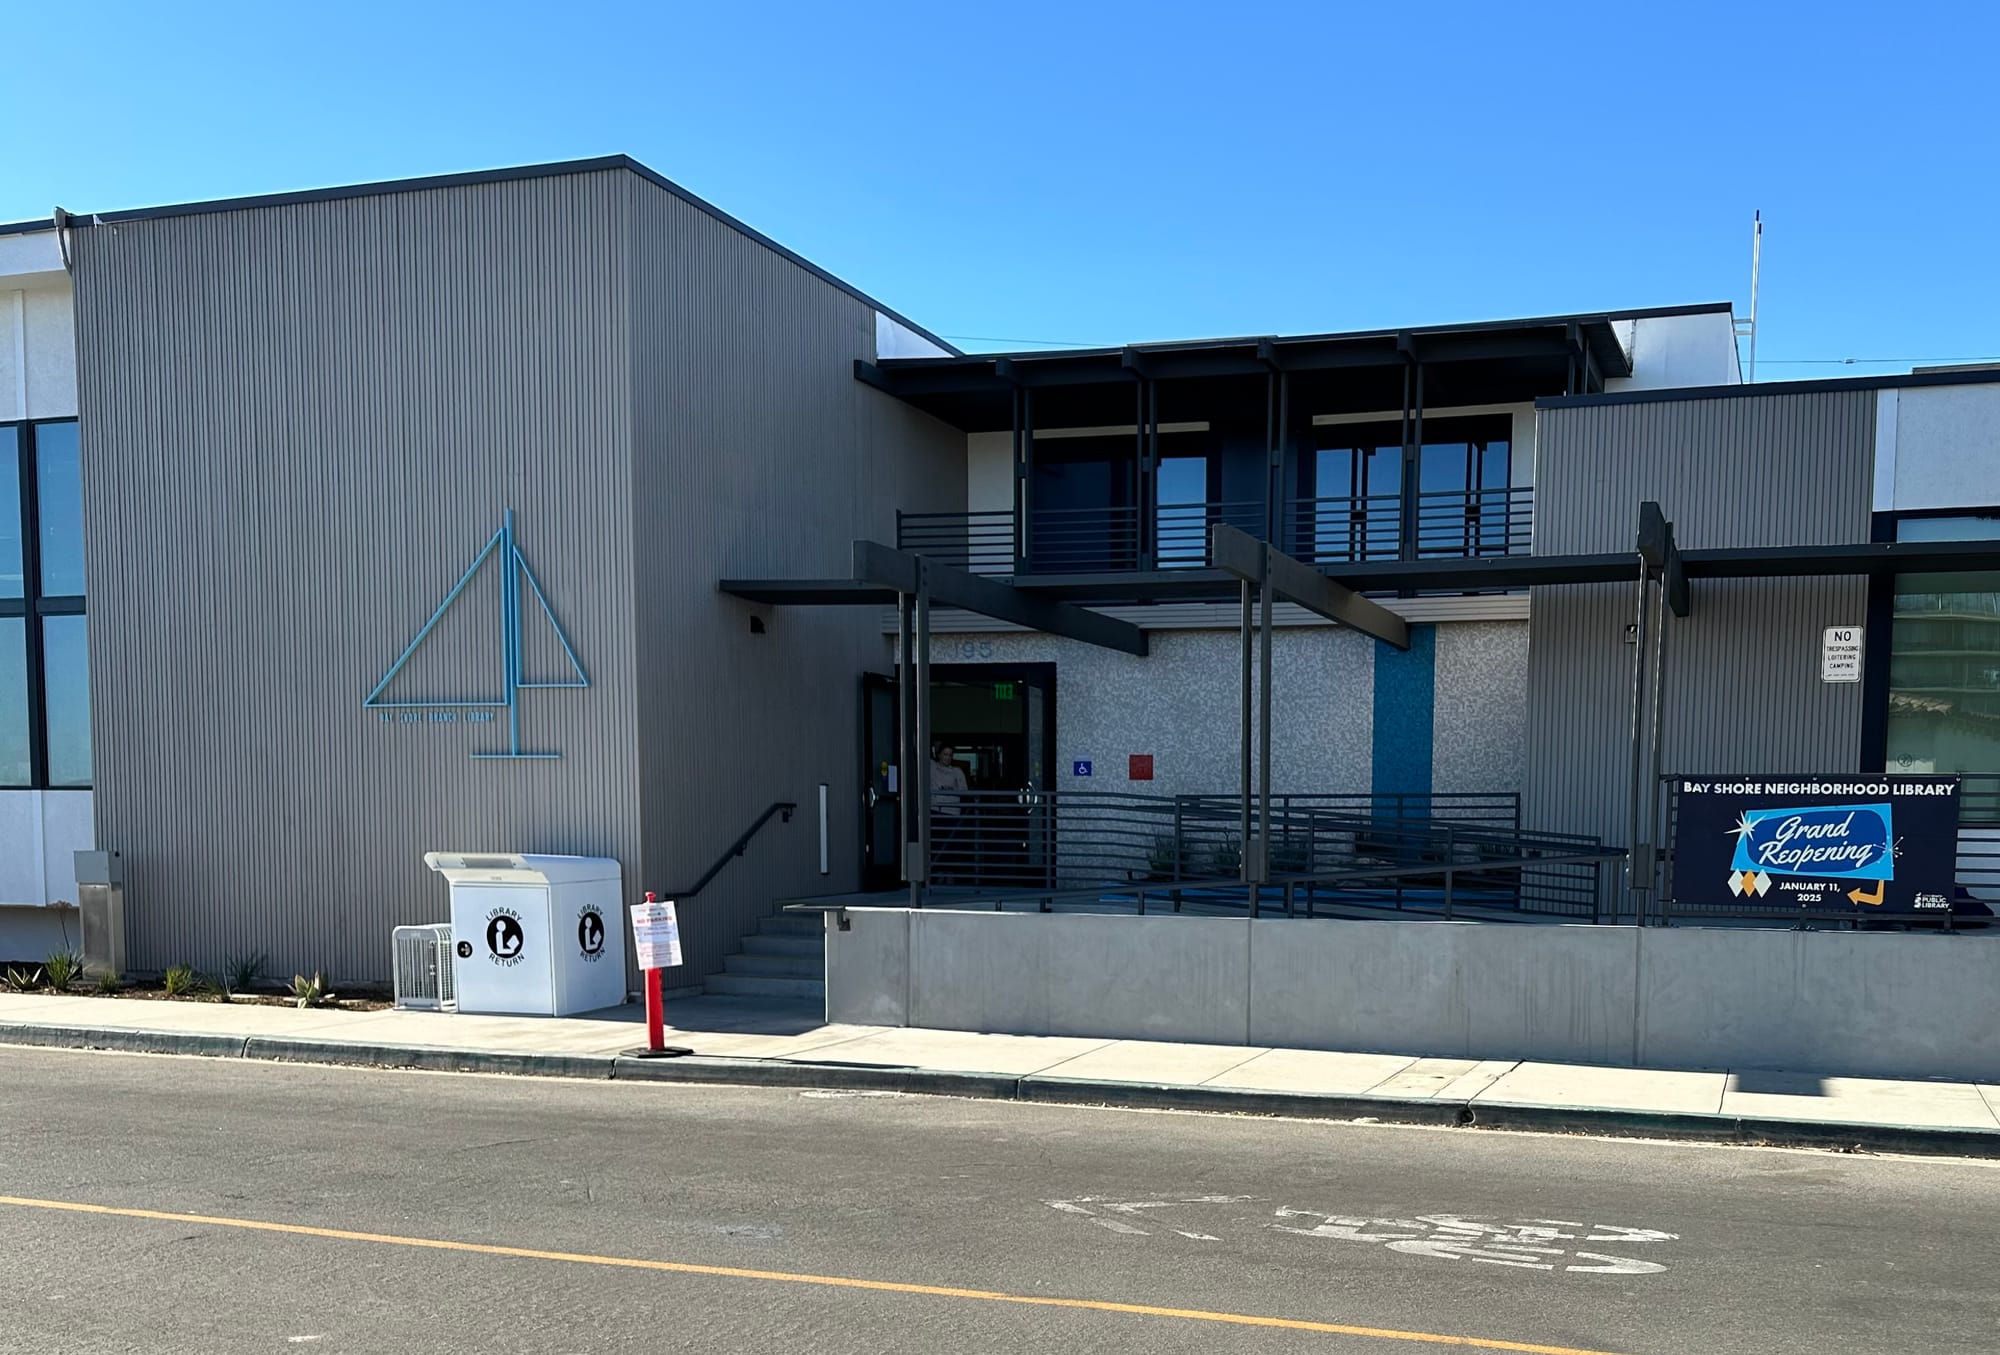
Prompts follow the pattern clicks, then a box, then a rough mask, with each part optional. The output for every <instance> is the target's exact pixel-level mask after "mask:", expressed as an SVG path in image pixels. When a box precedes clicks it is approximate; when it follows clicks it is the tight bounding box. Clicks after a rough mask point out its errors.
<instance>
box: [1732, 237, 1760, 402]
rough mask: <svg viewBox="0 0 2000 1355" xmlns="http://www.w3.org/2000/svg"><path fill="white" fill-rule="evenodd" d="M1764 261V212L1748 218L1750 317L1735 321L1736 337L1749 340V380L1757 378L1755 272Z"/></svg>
mask: <svg viewBox="0 0 2000 1355" xmlns="http://www.w3.org/2000/svg"><path fill="white" fill-rule="evenodd" d="M1763 261H1764V213H1763V211H1762V210H1761V209H1759V210H1758V211H1756V212H1755V213H1753V214H1752V215H1751V218H1750V318H1749V319H1747V320H1738V321H1737V322H1736V337H1737V338H1739V339H1741V338H1744V337H1746V336H1747V337H1748V338H1749V340H1750V380H1752V381H1755V380H1756V379H1757V272H1758V269H1759V268H1760V267H1761V266H1762V264H1763Z"/></svg>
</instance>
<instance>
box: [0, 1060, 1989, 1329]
mask: <svg viewBox="0 0 2000 1355" xmlns="http://www.w3.org/2000/svg"><path fill="white" fill-rule="evenodd" d="M0 1197H4V1198H0V1349H4V1350H8V1351H13V1350H20V1351H61V1352H66V1353H67V1355H96V1353H98V1352H114V1351H115V1352H126V1351H146V1352H155V1351H175V1352H180V1351H188V1352H237V1351H255V1352H263V1351H271V1352H278V1351H283V1352H307V1353H308V1355H334V1353H335V1352H363V1351H366V1352H402V1351H422V1352H467V1353H468V1355H474V1353H476V1355H499V1353H500V1352H534V1353H535V1355H559V1353H560V1352H599V1351H640V1350H646V1351H652V1350H699V1351H717V1352H726V1351H760V1352H763V1351H782V1352H798V1351H811V1352H834V1353H836V1355H838V1353H844V1352H856V1353H859V1352H870V1353H871V1355H872V1353H873V1352H923V1353H924V1355H934V1353H936V1352H950V1351H980V1352H984V1351H1017V1350H1037V1351H1040V1350H1052V1351H1053V1350H1082V1351H1093V1352H1096V1351H1104V1352H1128V1351H1130V1352H1140V1351H1143V1352H1146V1355H1171V1353H1172V1352H1183V1351H1187V1352H1193V1351H1203V1352H1213V1351H1292V1350H1310V1351H1329V1352H1364V1351H1372V1352H1387V1353H1388V1355H1394V1352H1399V1351H1407V1352H1412V1353H1413V1355H1414V1352H1418V1351H1422V1350H1426V1349H1436V1350H1444V1349H1451V1348H1459V1349H1463V1348H1465V1347H1467V1346H1472V1347H1474V1348H1482V1347H1483V1348H1488V1349H1516V1350H1519V1349H1557V1350H1564V1351H1570V1352H1578V1351H1582V1352H1619V1353H1620V1355H1660V1353H1664V1352H1700V1353H1701V1355H1715V1353H1717V1352H1735V1351H1742V1352H1760V1353H1761V1355H1783V1353H1784V1352H1814V1355H1822V1353H1823V1352H1833V1351H1841V1352H1845V1351H1868V1352H1889V1351H1921V1352H1926V1353H1927V1355H1941V1353H1942V1352H1954V1351H1962V1352H1975V1351H1976V1352H1980V1353H1981V1355H1990V1352H1992V1351H1994V1350H1995V1349H2000V1299H1996V1295H1995V1287H1996V1280H2000V1225H1997V1224H1996V1219H2000V1164H1990V1163H1984V1162H1956V1161H1940V1160H1901V1159H1884V1158H1873V1157H1864V1156H1842V1155H1837V1154H1826V1153H1813V1152H1799V1151H1782V1150H1766V1149H1737V1148H1721V1147H1709V1146H1683V1145H1676V1144H1661V1143H1650V1142H1616V1141H1606V1140H1596V1139H1582V1138H1562V1137H1547V1136H1535V1135H1517V1134H1500V1133H1489V1132H1483V1131H1468V1130H1431V1129H1414V1128H1391V1127H1384V1126H1369V1125H1346V1124H1321V1123H1306V1122H1299V1121H1288V1120H1258V1119H1239V1118H1232V1117H1223V1116H1200V1115H1176V1114H1163V1113H1147V1112H1135V1111H1114V1110H1093V1109H1079V1108H1071V1107H1051V1106H1036V1105H1032V1104H1020V1103H1010V1102H998V1101H953V1100H943V1099H935V1098H923V1097H900V1096H880V1095H855V1094H852V1093H848V1094H836V1093H812V1092H805V1093H801V1092H797V1091H781V1090H768V1089H736V1088H697V1087H686V1086H674V1085H652V1086H648V1085H643V1084H622V1083H621V1084H611V1083H589V1082H575V1081H537V1080H528V1079H509V1078H498V1077H473V1076H462V1075H429V1074H420V1073H396V1072H371V1071H365V1070H351V1069H332V1068H314V1067H302V1066H287V1065H279V1064H269V1063H246V1062H235V1061H221V1060H202V1059H177V1058H161V1057H139V1056H126V1055H116V1054H93V1053H75V1052H55V1051H40V1050H23V1049H0ZM66 1204H67V1205H75V1204H83V1205H90V1206H97V1207H102V1208H104V1209H108V1210H123V1211H132V1212H127V1213H104V1212H97V1213H91V1212H78V1211H76V1210H73V1209H67V1208H58V1207H55V1206H59V1205H66ZM149 1212H150V1214H151V1215H152V1216H148V1214H149ZM159 1215H165V1216H166V1217H159ZM191 1215H192V1216H199V1217H198V1218H189V1217H187V1216H191ZM253 1224H267V1225H268V1224H276V1225H280V1230H278V1231H272V1230H270V1229H268V1228H259V1227H252V1226H249V1225H253ZM354 1234H364V1235H366V1236H354ZM419 1242H433V1243H434V1242H444V1243H450V1244H455V1245H453V1246H451V1247H437V1246H421V1245H415V1244H416V1243H419ZM523 1253H532V1254H523ZM557 1253H559V1254H560V1255H555V1254H557ZM635 1262H637V1263H643V1264H632V1263H635ZM857 1282H858V1283H857ZM1049 1300H1060V1301H1061V1302H1049ZM1274 1320H1275V1321H1274ZM1508 1343H1513V1344H1508Z"/></svg>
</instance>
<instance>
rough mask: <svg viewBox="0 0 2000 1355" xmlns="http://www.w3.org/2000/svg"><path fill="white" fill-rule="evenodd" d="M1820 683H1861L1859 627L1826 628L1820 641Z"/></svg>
mask: <svg viewBox="0 0 2000 1355" xmlns="http://www.w3.org/2000/svg"><path fill="white" fill-rule="evenodd" d="M1819 680H1820V681H1821V682H1859V681H1861V627H1859V626H1828V627H1827V628H1826V634H1825V636H1824V637H1822V639H1821V640H1820V647H1819Z"/></svg>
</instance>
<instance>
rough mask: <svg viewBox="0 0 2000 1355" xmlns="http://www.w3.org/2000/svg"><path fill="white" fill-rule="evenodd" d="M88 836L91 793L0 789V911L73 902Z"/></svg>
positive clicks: (90, 834)
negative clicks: (76, 860)
mask: <svg viewBox="0 0 2000 1355" xmlns="http://www.w3.org/2000/svg"><path fill="white" fill-rule="evenodd" d="M92 837H93V834H92V829H91V809H90V792H89V791H87V790H0V907H12V906H19V905H27V906H31V907H40V906H42V905H43V904H48V903H55V902H57V901H67V902H72V903H73V902H75V901H76V871H75V870H74V868H73V863H72V858H73V856H74V854H75V853H77V852H80V851H88V850H89V849H90V847H91V845H92Z"/></svg>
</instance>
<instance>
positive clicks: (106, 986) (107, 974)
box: [97, 969, 125, 997]
mask: <svg viewBox="0 0 2000 1355" xmlns="http://www.w3.org/2000/svg"><path fill="white" fill-rule="evenodd" d="M124 986H125V983H124V980H122V979H120V978H119V977H118V975H117V973H116V972H115V971H113V970H109V969H107V970H105V971H104V972H103V973H102V974H99V975H98V976H97V991H98V993H99V994H101V995H102V996H105V997H109V996H111V994H113V993H115V992H117V991H118V990H119V989H120V988H123V987H124Z"/></svg>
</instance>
